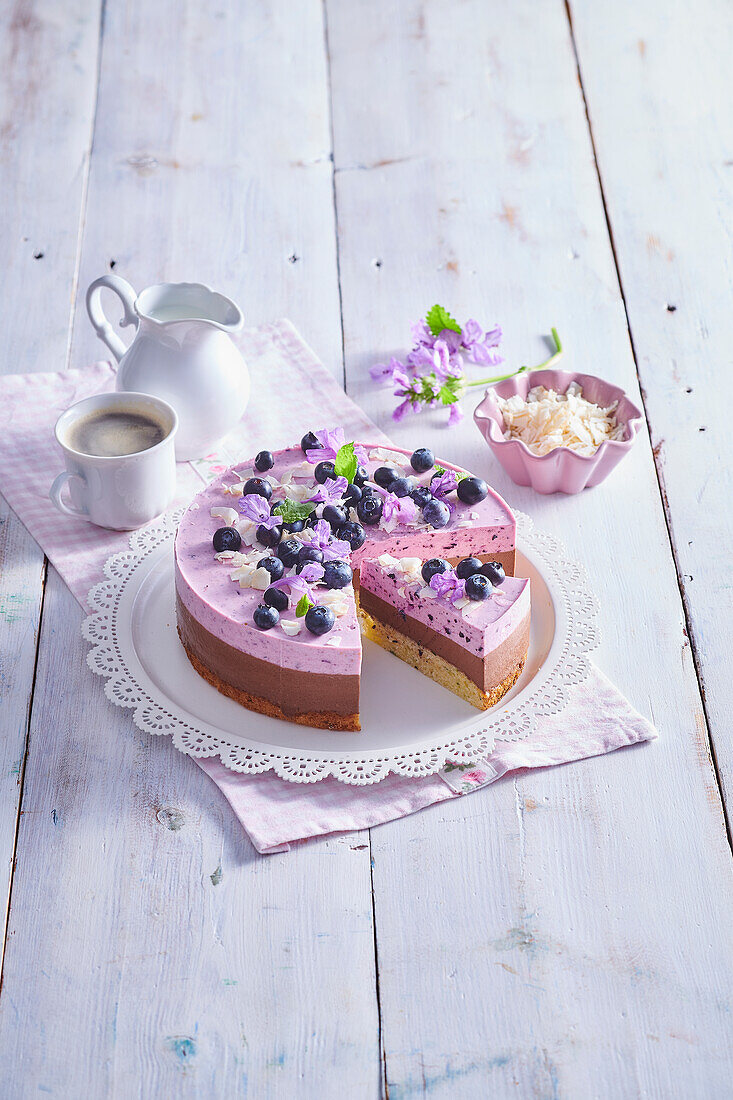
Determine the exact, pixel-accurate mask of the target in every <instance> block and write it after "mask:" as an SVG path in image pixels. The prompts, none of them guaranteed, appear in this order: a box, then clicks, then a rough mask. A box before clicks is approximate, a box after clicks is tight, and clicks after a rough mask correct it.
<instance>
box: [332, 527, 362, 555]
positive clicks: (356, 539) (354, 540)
mask: <svg viewBox="0 0 733 1100" xmlns="http://www.w3.org/2000/svg"><path fill="white" fill-rule="evenodd" d="M336 534H337V535H338V537H339V538H340V539H344V541H345V542H348V544H349V546H350V547H351V549H352V550H358V549H359V547H360V546H363V545H364V543H365V542H366V532H365V530H364V528H363V527H362V525H361V524H360V523H354V522H352V521H351V520H350V521H349V522H348V523H345V524H344V525H343V527H339V529H338V531H337V532H336Z"/></svg>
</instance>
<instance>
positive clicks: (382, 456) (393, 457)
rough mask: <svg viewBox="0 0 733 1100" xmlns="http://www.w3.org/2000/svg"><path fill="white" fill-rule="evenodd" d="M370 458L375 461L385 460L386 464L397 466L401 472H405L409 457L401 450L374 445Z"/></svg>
mask: <svg viewBox="0 0 733 1100" xmlns="http://www.w3.org/2000/svg"><path fill="white" fill-rule="evenodd" d="M369 458H370V459H371V460H372V461H373V462H384V463H385V464H386V465H389V466H395V467H397V469H398V470H399V471H400V474H403V473H404V472H405V462H406V461H407V458H406V456H405V455H403V454H402V453H401V451H391V450H390V449H389V447H374V448H372V450H371V451H370V452H369Z"/></svg>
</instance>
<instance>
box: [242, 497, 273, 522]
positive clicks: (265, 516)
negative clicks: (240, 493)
mask: <svg viewBox="0 0 733 1100" xmlns="http://www.w3.org/2000/svg"><path fill="white" fill-rule="evenodd" d="M237 508H238V509H239V511H240V512H241V513H242V515H243V516H244V517H245V519H250V520H252V522H253V523H266V521H267V520H269V519H270V518H271V517H270V505H269V504H268V503H267V501H266V500H265V498H264V497H261V496H259V494H258V493H248V494H247V496H244V497H240V498H239V500H238V501H237ZM275 518H276V521H277V522H279V523H282V520H281V519H280V517H279V516H277V517H275ZM269 526H270V527H271V526H272V524H270V525H269Z"/></svg>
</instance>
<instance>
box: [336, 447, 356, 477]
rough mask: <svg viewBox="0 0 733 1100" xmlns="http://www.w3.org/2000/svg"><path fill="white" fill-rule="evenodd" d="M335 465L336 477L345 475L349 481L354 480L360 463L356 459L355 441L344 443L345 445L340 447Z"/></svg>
mask: <svg viewBox="0 0 733 1100" xmlns="http://www.w3.org/2000/svg"><path fill="white" fill-rule="evenodd" d="M333 465H334V469H335V470H336V477H345V478H346V480H347V481H353V480H354V478H355V477H356V471H357V468H358V466H359V463H358V462H357V461H356V455H355V454H354V444H353V443H344V445H343V447H339V449H338V451H337V453H336V461H335V462H334V464H333Z"/></svg>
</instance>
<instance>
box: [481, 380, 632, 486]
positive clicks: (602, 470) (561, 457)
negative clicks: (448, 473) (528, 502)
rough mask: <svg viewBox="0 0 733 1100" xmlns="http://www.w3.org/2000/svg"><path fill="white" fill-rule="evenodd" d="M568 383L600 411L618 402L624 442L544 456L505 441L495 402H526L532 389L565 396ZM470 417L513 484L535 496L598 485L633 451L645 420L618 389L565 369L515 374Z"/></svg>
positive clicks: (562, 449)
mask: <svg viewBox="0 0 733 1100" xmlns="http://www.w3.org/2000/svg"><path fill="white" fill-rule="evenodd" d="M571 382H577V383H578V385H579V386H582V388H583V397H585V398H586V399H587V400H588V401H593V402H594V403H595V404H596V405H600V406H601V407H602V408H608V406H609V405H612V404H613V403H614V401H618V408H617V410H616V417H617V419H618V420H619V421H621V422H622V423H623V424H624V425H625V428H626V430H625V432H624V438H623V439H618V440H613V439H609V440H606V441H605V442H604V443H601V445H600V447H599V448H598V450H597V451H596V453H595V454H593V455H580V454H577V453H576V452H575V451H571V450H570V448H569V447H556V448H555V450H554V451H550V452H549V453H548V454H546V455H536V454H533V453H532V452H531V451H530V449H529V447H527V445H526V443H523V442H522V440H521V439H505V438H504V431H505V427H504V417H503V416H502V414H501V410H500V409H499V406H498V404H497V402H496V398H497V396H499V397H503V398H507V397H512V396H513V395H514V394H515V393H518V394H519V395H520V397H522V398H523V399H524V400H526V398H527V394H528V393H529V391H530V390H531V389H532V388H533V386H544V387H545V388H546V389H548V390H550V389H552V390H555V391H556V392H557V393H565V392H566V391H567V388H568V386H569V385H570V383H571ZM473 418H474V420H475V421H476V424H477V425H478V429H479V431H480V432H481V434H482V435H483V437H484V439H485V440H486V442H487V443H488V445H489V447H491V450H492V451H493V452H494V454H495V455H496V457H497V458H498V460H499V462H500V463H501V465H502V466H503V467H504V469H505V470H506V472H507V473H508V474H509V477H510V478H511V479H512V481H514V482H516V484H517V485H530V486H531V487H532V488H533V489H534V490H535V491H536V492H538V493H579V492H581V490H582V489H590V488H591V487H592V486H594V485H600V483H601V482H602V481H603V480H604V478H606V477H608V475H609V474H610V472H611V470H613V468H614V467H615V466H617V465H618V463H619V462H620V461H621V459H622V458H623V457H624V455H625V454H627V452H628V451H630V450H631V448H632V446H633V444H634V440H635V439H636V437H637V435H638V433H639V430H640V428H641V425H642V423H643V417H642V414H641V412H640V411H639V409H637V407H636V405H633V404H632V403H631V401H629V399H628V397H627V396H626V394H625V393H624V391H623V390H622V389H620V388H619V387H618V386H612V385H611V384H610V382H604V381H603V379H602V378H595V377H594V376H593V375H592V374H572V373H571V372H570V371H564V370H535V371H527V372H526V373H525V374H516V375H515V376H514V377H513V378H507V379H506V381H504V382H497V383H496V384H495V385H493V386H491V387H490V388H489V389H487V391H486V394H485V396H484V399H483V401H482V402H481V404H480V405H478V407H477V408H476V411H475V412H474V414H473Z"/></svg>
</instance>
